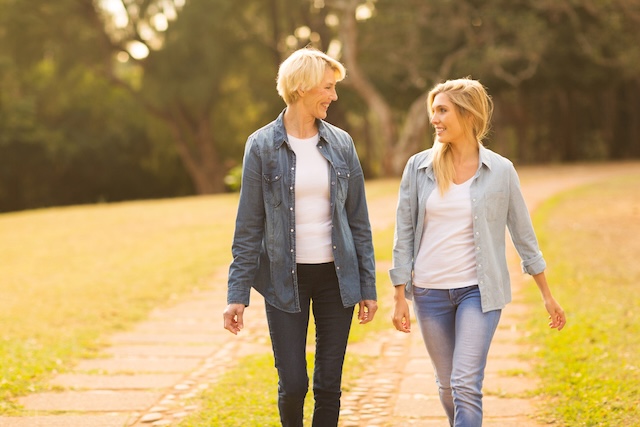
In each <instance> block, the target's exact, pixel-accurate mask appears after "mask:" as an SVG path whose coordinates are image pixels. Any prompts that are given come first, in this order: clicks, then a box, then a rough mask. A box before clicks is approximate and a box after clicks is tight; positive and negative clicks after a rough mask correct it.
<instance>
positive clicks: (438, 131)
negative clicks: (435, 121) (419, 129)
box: [435, 126, 446, 135]
mask: <svg viewBox="0 0 640 427" xmlns="http://www.w3.org/2000/svg"><path fill="white" fill-rule="evenodd" d="M435 130H436V133H437V134H438V135H440V134H441V133H442V132H444V131H445V130H446V129H445V128H443V127H439V126H437V127H436V128H435Z"/></svg>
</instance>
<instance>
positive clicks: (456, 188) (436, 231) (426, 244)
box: [413, 179, 478, 289]
mask: <svg viewBox="0 0 640 427" xmlns="http://www.w3.org/2000/svg"><path fill="white" fill-rule="evenodd" d="M472 181H473V179H469V180H467V181H466V182H464V183H462V184H460V185H456V184H453V183H452V184H451V186H450V187H449V190H448V191H447V192H446V193H445V194H444V195H443V196H441V195H440V191H439V190H438V189H437V188H436V189H435V190H434V191H432V192H431V194H430V195H429V198H428V199H427V205H426V214H425V227H424V231H423V232H422V240H421V242H420V249H419V250H418V256H417V257H416V261H415V267H414V278H413V284H414V286H417V287H419V288H429V289H456V288H464V287H466V286H472V285H477V284H478V274H477V271H476V255H475V245H474V241H473V221H472V214H471V196H470V189H471V182H472Z"/></svg>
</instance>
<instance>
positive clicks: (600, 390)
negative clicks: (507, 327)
mask: <svg viewBox="0 0 640 427" xmlns="http://www.w3.org/2000/svg"><path fill="white" fill-rule="evenodd" d="M534 222H535V224H536V228H537V230H538V235H539V237H540V243H541V246H542V248H543V251H544V254H545V258H546V259H547V262H548V264H549V268H548V270H547V276H548V279H549V282H550V284H551V286H552V290H553V291H554V294H555V296H556V298H557V299H558V300H559V301H560V303H561V304H562V305H563V308H564V309H565V311H566V312H567V315H568V324H567V327H566V328H565V329H564V330H563V331H561V332H560V333H556V332H555V331H549V330H548V329H547V328H546V327H545V326H544V325H540V323H539V322H536V324H535V325H534V324H533V323H532V324H531V325H530V327H531V328H532V330H533V332H534V335H533V336H532V339H533V340H534V341H535V342H536V344H537V346H538V348H540V351H539V352H538V354H537V356H539V357H540V360H539V361H540V363H539V364H538V373H539V375H540V377H541V378H542V386H541V388H540V394H541V395H542V396H544V397H545V405H544V410H545V412H546V414H545V416H546V418H547V420H549V421H554V422H555V424H556V425H562V426H572V427H580V426H632V425H638V423H639V421H638V420H640V352H639V351H638V349H640V320H639V319H640V318H639V316H638V315H639V314H640V313H639V312H640V290H639V288H638V286H639V285H640V175H634V176H627V177H624V178H618V179H613V180H611V181H607V182H602V183H598V184H595V185H591V186H588V187H584V188H580V189H578V190H574V191H571V192H568V193H565V194H562V195H560V196H558V197H556V198H554V199H552V200H549V201H548V202H546V203H545V204H544V205H543V206H542V207H541V208H540V209H539V210H538V211H537V213H536V215H535V217H534ZM529 289H530V292H529V294H528V299H529V301H530V303H531V304H534V308H535V309H536V310H537V309H538V308H539V306H540V302H539V301H540V298H539V295H538V294H537V293H536V291H535V286H530V287H529Z"/></svg>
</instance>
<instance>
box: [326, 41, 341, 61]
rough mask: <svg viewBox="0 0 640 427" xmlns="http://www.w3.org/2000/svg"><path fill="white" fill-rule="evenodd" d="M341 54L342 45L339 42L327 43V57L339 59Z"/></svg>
mask: <svg viewBox="0 0 640 427" xmlns="http://www.w3.org/2000/svg"><path fill="white" fill-rule="evenodd" d="M341 52H342V43H340V40H337V39H333V40H331V43H329V48H328V49H327V55H329V56H330V57H332V58H340V53H341Z"/></svg>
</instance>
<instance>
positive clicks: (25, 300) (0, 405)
mask: <svg viewBox="0 0 640 427" xmlns="http://www.w3.org/2000/svg"><path fill="white" fill-rule="evenodd" d="M236 200H237V199H236V196H235V195H222V196H215V197H201V198H185V199H179V200H161V201H145V202H134V203H119V204H109V205H94V206H78V207H70V208H56V209H43V210H36V211H28V212H19V213H11V214H3V215H0V236H2V238H1V239H0V259H1V260H2V262H0V277H1V279H0V334H1V335H0V413H2V412H4V413H7V412H8V411H10V410H11V409H12V408H13V405H12V403H11V398H12V397H15V396H19V395H24V394H26V393H28V392H33V391H37V390H42V389H43V388H44V387H46V379H47V378H48V376H49V375H50V374H51V373H54V372H56V371H64V370H65V369H66V367H68V366H70V364H71V363H72V362H73V361H74V360H77V359H78V358H80V357H86V356H91V355H94V354H96V352H97V350H98V349H99V348H100V345H101V338H102V337H104V336H106V335H107V334H109V333H111V332H114V331H117V330H122V329H124V328H126V327H127V326H130V325H131V324H133V322H135V321H138V320H140V319H142V318H144V317H145V316H146V315H147V314H148V313H149V311H150V310H151V309H152V308H154V307H157V306H161V305H163V304H167V303H169V302H171V301H173V300H176V299H179V298H181V297H183V296H185V295H186V294H188V293H189V292H190V291H192V290H194V289H195V288H198V287H204V286H205V285H206V283H205V282H206V279H207V278H208V277H210V276H211V274H212V272H213V271H215V269H216V268H218V267H221V266H223V265H225V264H228V262H229V259H230V251H229V248H230V241H231V232H232V226H231V225H230V224H231V222H232V221H233V217H234V215H235V209H236V206H237V201H236Z"/></svg>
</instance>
